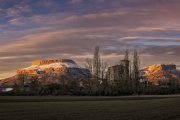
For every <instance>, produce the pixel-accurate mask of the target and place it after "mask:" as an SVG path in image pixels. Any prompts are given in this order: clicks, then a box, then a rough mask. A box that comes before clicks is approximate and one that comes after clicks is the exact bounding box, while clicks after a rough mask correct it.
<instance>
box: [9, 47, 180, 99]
mask: <svg viewBox="0 0 180 120" xmlns="http://www.w3.org/2000/svg"><path fill="white" fill-rule="evenodd" d="M85 62H86V64H85V68H86V69H88V70H89V71H90V73H91V74H89V76H87V80H84V81H79V80H66V79H65V78H62V76H61V77H58V78H57V79H60V80H61V82H60V83H50V84H43V82H42V81H39V78H38V76H33V77H31V80H29V83H28V84H26V82H27V78H26V77H27V76H25V75H19V76H18V81H19V82H18V84H17V83H15V84H14V86H13V88H14V90H13V92H11V93H8V94H11V95H88V96H118V95H138V94H176V93H180V86H179V85H178V84H169V85H168V86H167V85H166V86H164V85H159V86H157V85H152V84H147V83H145V82H142V81H141V82H140V80H139V76H140V59H139V55H138V53H137V51H136V50H134V52H133V59H132V60H131V59H130V54H129V51H128V50H126V51H125V54H124V58H123V60H122V61H121V63H119V65H117V66H115V67H114V68H113V67H112V70H113V69H115V70H114V71H112V72H111V70H110V69H109V68H110V67H109V65H108V63H107V62H105V61H104V60H103V59H102V58H101V55H100V48H99V46H96V47H95V49H94V55H93V58H87V59H86V61H85ZM112 74H113V75H112ZM110 76H112V79H111V78H110ZM47 77H48V76H47V75H44V76H43V77H42V79H43V80H45V79H47Z"/></svg>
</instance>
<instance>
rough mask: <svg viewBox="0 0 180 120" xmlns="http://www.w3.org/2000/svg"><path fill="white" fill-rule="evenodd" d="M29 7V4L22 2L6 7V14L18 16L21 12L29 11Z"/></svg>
mask: <svg viewBox="0 0 180 120" xmlns="http://www.w3.org/2000/svg"><path fill="white" fill-rule="evenodd" d="M30 11H31V9H30V7H29V5H23V4H17V5H14V6H13V7H11V8H8V9H6V15H7V16H8V17H14V16H19V15H21V14H22V13H26V12H30Z"/></svg>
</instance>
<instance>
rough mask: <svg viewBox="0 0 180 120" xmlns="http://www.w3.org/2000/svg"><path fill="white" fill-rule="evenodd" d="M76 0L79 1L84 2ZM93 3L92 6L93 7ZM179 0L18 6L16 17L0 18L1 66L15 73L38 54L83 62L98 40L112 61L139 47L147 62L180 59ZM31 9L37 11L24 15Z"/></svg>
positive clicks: (76, 2) (4, 70)
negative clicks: (59, 7) (58, 6)
mask: <svg viewBox="0 0 180 120" xmlns="http://www.w3.org/2000/svg"><path fill="white" fill-rule="evenodd" d="M46 2H47V3H46ZM48 2H50V1H47V0H45V1H44V0H43V1H41V2H40V3H41V6H44V5H45V6H46V7H47V8H48V6H49V5H50V6H51V5H53V4H51V3H48ZM71 2H72V1H71ZM73 2H74V3H73V4H77V5H78V4H79V3H81V2H82V1H73ZM90 2H91V4H93V5H94V7H93V9H92V8H91V6H88V5H89V4H90ZM155 3H156V4H155ZM175 3H176V4H179V2H178V1H177V2H174V1H173V2H170V1H169V0H166V2H164V1H162V2H160V1H159V2H157V1H154V0H152V1H149V0H133V1H132V0H126V1H124V0H121V1H120V0H119V1H118V0H114V1H107V0H106V1H99V2H98V1H95V2H92V1H87V2H84V1H83V5H82V6H79V8H78V9H77V11H76V10H74V11H71V9H70V8H68V10H66V11H65V12H64V11H63V10H62V9H58V10H59V11H58V12H57V11H56V12H47V13H46V12H45V13H43V14H40V13H38V14H37V13H36V12H35V13H34V14H33V11H32V10H31V9H32V6H31V5H29V6H26V7H27V8H29V10H28V9H27V10H25V9H23V8H22V7H18V6H17V5H13V7H11V11H12V10H13V9H14V11H15V12H14V13H13V12H12V13H11V12H10V13H9V14H10V15H9V16H12V17H9V19H7V20H6V21H7V23H4V24H1V23H0V30H1V31H0V64H1V67H0V71H1V72H2V73H3V74H5V73H8V71H11V73H12V71H15V70H16V69H18V68H21V67H26V66H28V65H30V64H31V62H32V61H33V60H37V59H59V58H70V59H74V60H76V61H78V63H79V64H80V65H82V66H83V65H84V61H85V59H86V58H87V57H92V54H93V49H94V46H96V45H99V46H100V50H101V54H102V56H103V59H105V61H109V64H110V65H112V64H114V63H117V62H118V61H119V60H120V59H121V58H122V57H123V54H124V51H125V50H126V49H129V50H130V51H133V50H134V49H137V50H138V52H139V53H140V57H141V65H142V67H143V66H146V65H151V64H157V63H168V62H174V63H176V64H179V62H178V60H179V59H180V56H179V52H180V51H179V46H180V45H179V42H180V39H179V38H180V35H179V32H180V29H179V27H180V24H179V16H180V13H179V12H178V10H179V7H178V6H177V5H176V4H175ZM43 4H44V5H43ZM71 4H72V3H71ZM73 4H72V5H73ZM97 4H98V5H99V4H101V6H100V7H99V6H97ZM25 5H27V4H25ZM58 5H59V4H58ZM63 5H65V4H63ZM68 5H69V2H68ZM72 5H71V6H72ZM20 6H22V5H20ZM37 6H40V4H38V5H37ZM45 6H44V7H45ZM26 7H25V8H26ZM44 7H43V10H44V9H45V8H44ZM64 7H69V6H64ZM7 9H9V8H7ZM40 9H41V7H40ZM63 9H65V8H63ZM3 10H4V9H3ZM24 10H25V11H24ZM53 10H54V9H53ZM86 10H87V11H86ZM30 11H31V13H32V15H29V16H28V15H27V16H26V15H22V14H24V13H26V12H27V13H28V12H30ZM46 11H48V10H47V9H46ZM62 11H63V12H62ZM79 11H81V12H79ZM84 11H85V12H84ZM175 11H176V14H172V13H175ZM0 21H1V20H0ZM138 42H140V43H138ZM176 43H177V44H176ZM164 58H166V59H164ZM6 75H7V74H6ZM0 76H1V75H0Z"/></svg>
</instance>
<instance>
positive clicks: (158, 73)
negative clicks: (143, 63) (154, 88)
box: [141, 64, 180, 85]
mask: <svg viewBox="0 0 180 120" xmlns="http://www.w3.org/2000/svg"><path fill="white" fill-rule="evenodd" d="M141 78H143V79H147V81H148V82H149V83H152V84H156V85H159V84H163V83H170V82H172V81H175V82H179V81H178V79H179V78H180V71H179V70H177V69H176V65H174V64H159V65H152V66H148V67H146V68H144V69H142V70H141Z"/></svg>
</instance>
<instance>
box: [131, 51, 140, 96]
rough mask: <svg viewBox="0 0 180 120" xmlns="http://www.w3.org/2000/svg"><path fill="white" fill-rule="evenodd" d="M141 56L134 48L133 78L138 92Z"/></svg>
mask: <svg viewBox="0 0 180 120" xmlns="http://www.w3.org/2000/svg"><path fill="white" fill-rule="evenodd" d="M139 66H140V61H139V56H138V53H137V51H136V50H134V57H133V72H132V78H133V80H134V81H135V84H134V85H135V92H136V93H137V92H138V89H139Z"/></svg>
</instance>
